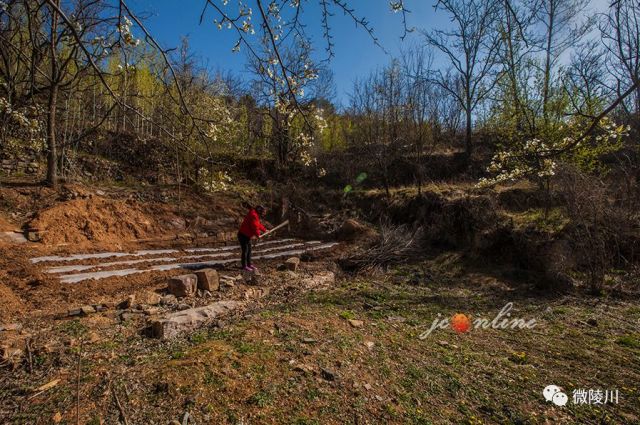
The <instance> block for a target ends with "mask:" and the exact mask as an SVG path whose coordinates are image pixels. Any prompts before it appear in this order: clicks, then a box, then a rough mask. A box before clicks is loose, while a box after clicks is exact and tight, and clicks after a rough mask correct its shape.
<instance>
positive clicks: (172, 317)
mask: <svg viewBox="0 0 640 425" xmlns="http://www.w3.org/2000/svg"><path fill="white" fill-rule="evenodd" d="M240 306H242V303H241V302H238V301H228V300H227V301H218V302H215V303H213V304H209V305H207V306H204V307H197V308H190V309H187V310H183V311H178V312H175V313H171V314H169V315H167V316H165V317H164V318H162V319H158V320H154V321H152V322H151V335H152V336H153V337H155V338H161V339H170V338H175V337H176V336H178V335H179V334H181V333H183V332H188V331H191V330H194V329H197V328H198V327H200V326H202V325H204V324H205V323H207V322H209V321H211V320H213V319H216V318H218V317H221V316H223V315H226V314H228V313H229V312H231V311H233V310H235V309H237V308H239V307H240Z"/></svg>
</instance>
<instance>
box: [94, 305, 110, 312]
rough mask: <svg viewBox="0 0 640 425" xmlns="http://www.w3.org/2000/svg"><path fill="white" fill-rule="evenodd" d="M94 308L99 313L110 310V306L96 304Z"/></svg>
mask: <svg viewBox="0 0 640 425" xmlns="http://www.w3.org/2000/svg"><path fill="white" fill-rule="evenodd" d="M93 308H95V309H96V311H97V312H101V311H107V310H109V306H107V305H106V304H94V305H93Z"/></svg>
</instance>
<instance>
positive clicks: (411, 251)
mask: <svg viewBox="0 0 640 425" xmlns="http://www.w3.org/2000/svg"><path fill="white" fill-rule="evenodd" d="M422 235H423V232H422V227H419V228H417V229H415V230H411V229H409V228H408V227H407V226H405V225H401V226H396V225H391V224H382V225H381V226H380V229H379V236H378V238H377V240H376V241H375V242H374V243H373V244H372V245H370V246H369V247H367V248H365V249H363V250H361V251H357V252H355V253H353V254H351V255H349V256H347V257H344V258H342V259H341V260H340V266H341V267H342V268H343V269H344V270H349V271H360V272H370V271H374V270H377V269H384V268H386V267H388V266H390V265H392V264H401V263H406V262H408V261H409V260H411V259H415V258H416V257H417V256H418V255H419V253H420V251H421V249H420V248H421V246H422V242H423V239H424V238H423V237H422Z"/></svg>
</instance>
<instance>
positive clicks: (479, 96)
mask: <svg viewBox="0 0 640 425" xmlns="http://www.w3.org/2000/svg"><path fill="white" fill-rule="evenodd" d="M498 5H499V3H498V2H497V1H495V0H490V1H481V0H440V1H439V2H438V3H437V5H436V10H443V11H444V12H445V13H446V14H447V15H449V17H450V19H451V21H452V23H453V25H452V28H451V29H448V30H440V29H436V30H433V31H429V32H428V31H422V34H423V35H424V38H425V41H426V42H427V44H428V45H430V46H433V47H435V48H436V49H438V50H439V51H441V52H442V53H443V54H444V55H445V57H446V58H447V60H448V62H449V64H450V66H451V67H452V70H453V73H454V75H455V77H456V79H455V80H452V79H451V78H446V75H445V74H444V73H443V72H442V71H440V70H438V71H436V72H435V73H434V76H433V78H432V80H433V82H434V83H436V84H438V85H439V86H440V87H442V88H443V89H444V90H446V91H447V92H448V93H449V94H450V95H451V96H453V97H455V98H456V99H457V100H458V102H459V103H460V106H461V107H462V109H463V111H464V113H465V148H466V155H467V158H468V159H470V158H471V155H472V152H473V146H472V143H471V135H472V129H473V122H472V120H473V113H474V110H475V109H476V107H477V106H478V105H479V104H480V102H482V101H483V100H484V99H485V98H486V97H487V96H488V94H489V93H490V91H491V89H492V88H493V86H494V85H495V84H496V81H497V80H496V78H495V75H494V68H495V64H496V59H497V57H498V52H499V46H500V37H499V35H498V34H499V33H498V32H497V31H496V23H497V19H498V16H499V14H498V12H499V8H498Z"/></svg>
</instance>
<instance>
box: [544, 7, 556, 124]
mask: <svg viewBox="0 0 640 425" xmlns="http://www.w3.org/2000/svg"><path fill="white" fill-rule="evenodd" d="M555 13H556V12H555V2H553V1H551V2H550V6H549V28H548V31H549V32H548V33H547V45H546V49H545V59H544V83H543V87H542V118H543V119H544V124H545V126H546V125H547V123H548V122H549V84H550V81H551V49H552V41H553V31H555V28H554V24H555Z"/></svg>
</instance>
